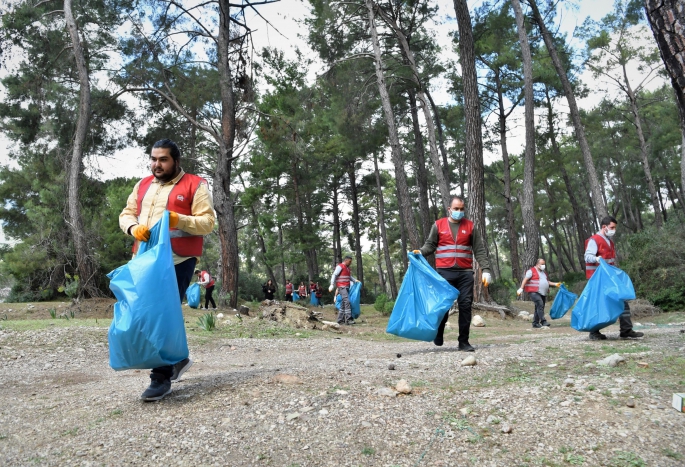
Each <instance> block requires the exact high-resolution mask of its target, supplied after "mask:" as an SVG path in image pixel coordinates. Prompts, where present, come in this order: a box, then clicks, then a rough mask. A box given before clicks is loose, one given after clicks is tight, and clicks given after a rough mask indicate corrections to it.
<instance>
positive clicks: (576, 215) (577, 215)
mask: <svg viewBox="0 0 685 467" xmlns="http://www.w3.org/2000/svg"><path fill="white" fill-rule="evenodd" d="M545 101H546V103H547V126H548V127H549V140H550V143H551V144H552V152H553V153H554V155H555V156H556V160H557V166H558V167H559V172H561V178H562V180H563V181H564V186H565V187H566V194H567V195H568V200H569V202H570V203H571V209H572V210H573V220H574V222H575V224H576V232H577V234H578V243H579V244H580V245H583V244H584V243H585V239H586V238H588V237H589V235H588V233H587V231H586V230H585V225H584V223H583V214H582V212H581V210H580V205H579V204H578V200H577V199H576V193H575V190H574V189H573V186H572V185H571V179H570V178H569V176H568V172H566V167H565V166H564V161H563V156H562V155H561V149H560V148H559V143H557V137H556V131H555V129H554V110H553V109H552V99H551V98H550V96H549V88H548V87H547V86H545ZM577 251H578V254H579V256H578V261H579V263H578V264H580V265H581V266H583V265H584V264H585V258H584V252H581V251H580V250H579V249H577Z"/></svg>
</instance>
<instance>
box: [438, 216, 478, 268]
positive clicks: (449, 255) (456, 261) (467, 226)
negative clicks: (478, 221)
mask: <svg viewBox="0 0 685 467" xmlns="http://www.w3.org/2000/svg"><path fill="white" fill-rule="evenodd" d="M449 222H450V221H449V219H447V218H446V217H443V218H442V219H438V220H437V221H435V225H436V227H437V228H438V248H437V249H436V250H435V267H436V268H440V269H447V268H452V267H455V266H456V267H457V268H459V269H471V268H472V267H473V244H472V233H473V222H471V221H470V220H468V219H462V220H461V222H459V230H458V231H457V240H456V242H455V241H454V238H453V237H452V230H451V229H450V225H449Z"/></svg>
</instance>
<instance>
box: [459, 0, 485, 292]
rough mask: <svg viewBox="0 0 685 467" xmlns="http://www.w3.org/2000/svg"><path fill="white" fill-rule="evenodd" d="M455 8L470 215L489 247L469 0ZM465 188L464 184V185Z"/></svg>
mask: <svg viewBox="0 0 685 467" xmlns="http://www.w3.org/2000/svg"><path fill="white" fill-rule="evenodd" d="M454 12H455V14H456V17H457V28H458V30H459V62H460V64H461V70H462V80H463V84H464V115H465V117H466V118H465V129H466V142H465V145H464V152H465V154H466V160H468V164H469V175H468V183H469V204H468V212H469V218H470V219H471V221H472V222H473V226H474V228H475V229H476V230H477V231H478V233H479V234H480V236H481V238H482V239H483V243H484V244H485V248H486V250H487V248H488V246H487V245H488V242H487V235H486V231H485V175H484V173H485V169H484V168H483V137H482V133H481V118H480V98H479V94H478V75H477V72H476V52H475V45H474V42H473V29H472V26H471V14H470V13H469V7H468V5H467V3H466V0H454ZM462 189H463V186H462ZM473 269H474V272H475V274H474V279H475V281H474V294H473V298H474V300H475V301H481V300H482V295H483V287H482V283H481V280H480V278H481V271H480V266H479V265H478V262H477V261H475V259H474V261H473Z"/></svg>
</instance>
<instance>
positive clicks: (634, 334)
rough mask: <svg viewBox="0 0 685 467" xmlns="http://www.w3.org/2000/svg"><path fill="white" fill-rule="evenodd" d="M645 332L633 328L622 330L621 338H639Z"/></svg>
mask: <svg viewBox="0 0 685 467" xmlns="http://www.w3.org/2000/svg"><path fill="white" fill-rule="evenodd" d="M644 335H645V333H644V332H635V331H633V330H632V329H631V330H630V331H626V332H622V333H621V334H619V336H620V337H621V339H637V338H638V337H642V336H644Z"/></svg>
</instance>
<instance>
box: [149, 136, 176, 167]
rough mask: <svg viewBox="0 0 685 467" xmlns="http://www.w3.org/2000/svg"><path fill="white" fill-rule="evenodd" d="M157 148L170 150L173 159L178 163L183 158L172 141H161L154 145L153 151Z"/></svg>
mask: <svg viewBox="0 0 685 467" xmlns="http://www.w3.org/2000/svg"><path fill="white" fill-rule="evenodd" d="M155 148H162V149H168V150H169V154H170V155H171V158H172V159H173V160H175V161H176V162H178V160H179V159H180V158H181V151H180V150H179V149H178V146H176V143H174V142H173V141H171V140H170V139H160V140H159V141H157V142H156V143H155V144H153V145H152V149H155Z"/></svg>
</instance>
